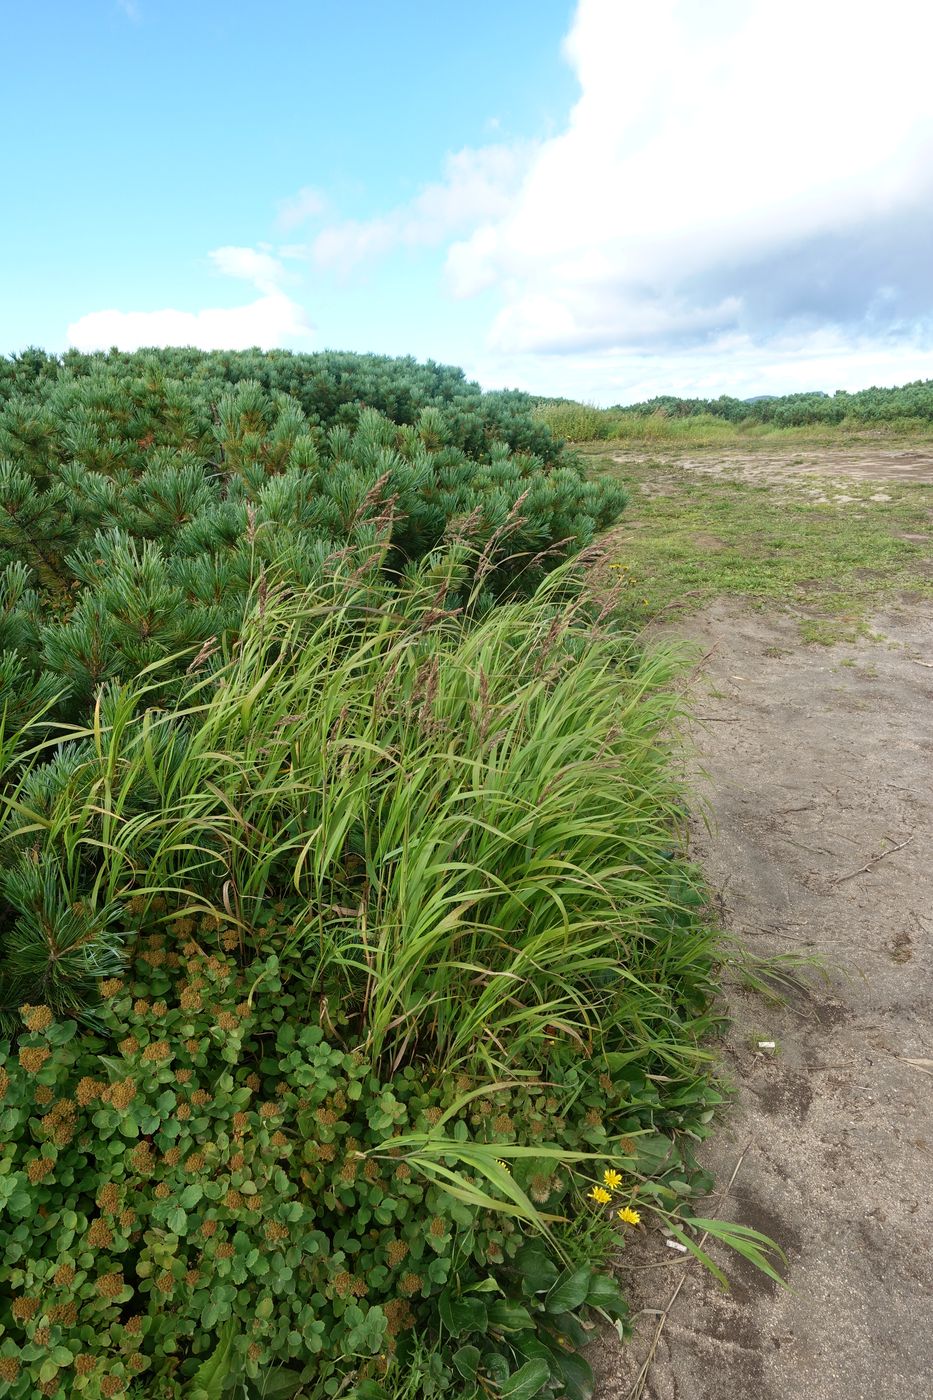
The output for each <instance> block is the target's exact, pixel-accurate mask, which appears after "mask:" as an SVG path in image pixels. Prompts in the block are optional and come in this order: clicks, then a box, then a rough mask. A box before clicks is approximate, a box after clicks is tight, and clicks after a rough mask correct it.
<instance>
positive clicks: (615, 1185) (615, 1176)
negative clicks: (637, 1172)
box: [603, 1172, 622, 1191]
mask: <svg viewBox="0 0 933 1400" xmlns="http://www.w3.org/2000/svg"><path fill="white" fill-rule="evenodd" d="M603 1181H604V1182H605V1183H606V1185H607V1186H608V1187H609V1190H610V1191H617V1190H618V1189H619V1187H620V1186H621V1185H622V1178H621V1176H620V1175H619V1173H618V1172H603Z"/></svg>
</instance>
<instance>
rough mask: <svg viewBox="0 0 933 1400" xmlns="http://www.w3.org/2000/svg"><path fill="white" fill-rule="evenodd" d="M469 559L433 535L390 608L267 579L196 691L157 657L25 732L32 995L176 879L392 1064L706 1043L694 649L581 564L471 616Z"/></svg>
mask: <svg viewBox="0 0 933 1400" xmlns="http://www.w3.org/2000/svg"><path fill="white" fill-rule="evenodd" d="M466 574H467V563H466V560H465V558H464V557H463V555H462V554H457V553H456V552H454V553H451V554H448V555H446V556H444V557H442V558H440V559H435V560H434V561H432V562H431V563H430V564H428V565H426V566H425V567H423V568H421V569H420V570H416V571H413V572H412V574H411V577H410V578H409V587H408V589H407V591H406V593H405V594H404V596H401V595H399V596H395V597H394V598H392V599H391V600H390V599H389V598H387V600H386V603H385V605H384V606H382V607H372V606H371V600H372V593H371V590H364V588H363V586H362V585H361V586H360V587H359V589H358V591H356V592H354V590H353V588H352V587H351V588H349V589H346V590H343V589H341V590H340V591H339V592H332V591H328V590H326V589H319V590H317V591H316V592H311V593H307V594H300V595H289V594H286V593H284V592H282V593H281V594H279V595H273V596H267V597H266V598H265V599H263V600H262V601H261V603H258V604H257V606H256V608H255V609H254V612H253V615H252V618H251V620H250V622H249V624H248V625H247V627H246V629H245V631H244V633H243V634H242V637H241V639H240V641H239V642H238V644H237V646H236V648H235V651H234V653H233V654H231V655H230V656H229V657H228V658H227V660H226V661H225V662H224V663H223V664H221V665H219V666H217V667H216V668H215V669H213V670H212V671H211V672H210V674H208V675H207V676H204V677H203V678H199V675H198V672H197V671H194V672H193V674H192V677H191V681H190V685H189V686H188V689H187V691H186V692H185V693H184V694H183V695H182V696H181V698H180V699H175V700H172V701H171V702H169V701H168V700H167V699H165V698H164V697H163V685H162V681H161V678H160V670H159V668H153V669H151V670H150V671H149V673H148V674H144V675H143V676H141V677H140V678H138V679H137V680H135V681H132V682H128V683H125V684H113V685H112V686H111V687H110V688H109V689H107V690H106V691H105V692H104V693H103V694H102V697H101V700H100V703H99V705H98V707H97V711H96V714H95V720H94V723H93V725H92V726H90V727H89V728H87V729H83V730H73V731H69V732H68V733H67V734H66V735H65V737H64V738H60V737H59V736H58V735H55V736H54V738H52V739H46V740H44V741H43V744H42V745H40V746H38V747H35V746H34V747H33V748H32V751H31V752H29V753H26V754H24V755H21V757H20V761H21V762H23V763H24V765H25V767H24V771H23V774H22V776H21V778H20V780H19V782H18V785H17V787H16V789H15V791H14V792H13V793H12V794H11V795H9V796H8V797H7V799H6V816H5V819H4V828H5V830H4V832H3V836H4V845H3V851H4V852H5V855H4V866H5V868H4V870H3V871H2V875H0V893H2V895H3V897H4V898H5V900H6V902H7V905H8V909H9V915H10V916H11V917H12V920H13V922H14V930H13V933H12V935H11V936H10V937H9V938H8V947H7V962H8V965H9V967H10V968H11V972H10V973H9V974H8V976H7V979H6V983H7V985H6V996H5V1001H6V1004H7V1006H8V1007H11V1006H15V1005H18V1004H19V1002H21V1001H23V1000H29V999H30V997H31V998H33V999H35V998H36V994H37V988H36V986H35V985H34V984H35V983H41V985H42V989H43V997H44V999H46V1000H47V999H50V997H53V996H57V997H58V998H59V1000H60V1001H61V1002H63V1003H64V1004H65V1005H69V1006H70V1007H71V1008H72V1009H78V1008H80V1006H81V1004H82V1001H83V1000H84V998H85V997H86V996H87V994H88V992H89V989H90V985H91V984H92V983H93V981H94V979H95V978H97V977H98V976H99V975H100V974H101V970H102V968H107V967H109V966H111V965H112V963H113V961H114V959H115V958H116V957H117V956H118V950H119V942H120V938H121V936H123V935H121V921H122V928H123V929H124V930H125V922H126V921H125V913H124V912H123V911H125V908H126V902H127V901H128V900H130V899H133V900H134V901H136V904H137V905H138V904H139V902H140V901H142V902H144V903H147V904H150V903H151V902H152V901H153V900H155V899H158V900H161V901H166V905H167V908H168V909H169V910H170V911H171V912H172V913H173V914H174V913H177V911H178V910H179V909H183V910H184V911H187V912H192V913H193V912H201V913H204V912H214V913H216V914H217V915H218V916H219V917H221V918H222V919H223V920H224V921H227V922H231V921H232V923H233V925H234V926H235V927H236V929H237V932H238V937H239V938H240V939H241V940H242V944H243V947H244V948H252V947H254V946H256V945H257V944H260V945H262V946H263V947H267V948H274V950H275V952H276V953H277V955H278V956H279V957H280V959H281V961H282V964H283V966H284V967H285V969H286V970H287V972H288V974H289V975H290V976H293V977H294V978H295V979H297V980H298V981H300V982H301V983H303V984H304V985H305V986H306V988H307V995H308V997H309V998H312V997H313V998H324V999H325V1002H326V1006H327V1008H328V1010H327V1015H328V1017H329V1018H330V1019H331V1020H332V1021H333V1023H334V1024H335V1025H339V1026H340V1027H341V1033H342V1035H344V1036H345V1037H346V1038H348V1039H349V1040H350V1041H352V1042H353V1043H356V1044H359V1045H360V1047H361V1048H362V1049H363V1050H364V1052H365V1053H366V1054H367V1055H369V1056H372V1057H373V1058H374V1059H375V1060H377V1061H379V1062H381V1063H382V1064H383V1065H385V1066H386V1067H388V1068H392V1067H394V1066H397V1065H398V1064H400V1063H402V1062H403V1061H411V1060H413V1059H418V1058H424V1059H427V1060H430V1062H431V1063H432V1064H435V1065H436V1064H442V1065H444V1066H447V1067H448V1068H451V1069H453V1068H454V1067H457V1066H465V1065H468V1066H470V1067H471V1068H476V1067H478V1066H482V1067H483V1069H484V1071H485V1072H487V1073H489V1074H491V1075H496V1074H499V1073H501V1072H503V1071H504V1070H508V1069H509V1067H510V1066H514V1065H515V1064H521V1065H523V1066H524V1067H525V1069H526V1070H528V1071H529V1072H531V1071H532V1070H533V1069H534V1067H535V1066H536V1065H539V1064H540V1063H541V1062H542V1060H543V1058H544V1057H545V1056H546V1054H547V1052H548V1050H549V1048H550V1047H551V1046H552V1045H553V1043H554V1042H555V1041H561V1042H564V1043H566V1044H568V1045H573V1046H575V1047H577V1048H578V1049H579V1052H580V1053H581V1054H584V1055H587V1056H590V1055H592V1054H593V1053H597V1052H598V1053H604V1052H605V1051H606V1050H609V1049H612V1050H618V1049H619V1048H620V1047H621V1046H626V1047H629V1048H630V1049H631V1052H632V1054H633V1056H634V1057H635V1058H640V1059H642V1060H644V1061H645V1062H647V1061H648V1060H651V1061H652V1062H653V1063H658V1062H670V1063H672V1064H680V1065H683V1064H684V1063H685V1062H687V1061H691V1060H695V1059H696V1057H698V1056H701V1052H700V1051H699V1050H698V1049H697V1042H698V1039H699V1036H700V1034H701V1033H702V1030H703V1028H704V1026H705V1019H704V1017H705V1011H704V1010H703V1006H704V1002H705V990H706V978H707V975H708V971H709V968H710V964H711V959H712V944H711V937H710V935H709V934H708V932H707V931H706V930H705V929H703V928H702V927H701V926H697V925H696V923H695V921H694V923H692V924H690V923H689V921H688V924H686V925H685V924H684V922H683V921H682V920H680V919H679V912H680V906H681V902H682V900H683V899H684V898H687V899H689V900H694V902H695V894H694V892H692V891H691V888H690V881H689V880H686V882H685V878H684V875H683V871H682V869H681V868H680V866H679V865H678V863H677V860H676V857H675V848H676V847H677V844H678V830H679V824H680V817H681V812H682V795H681V793H680V791H679V788H678V786H677V783H676V782H675V780H674V778H673V776H672V769H671V765H670V763H669V750H670V743H671V737H670V736H671V733H672V728H673V726H674V725H675V724H676V720H677V716H678V707H679V701H678V700H677V699H676V697H675V692H674V690H673V688H672V687H671V684H670V682H671V679H672V676H673V674H674V672H675V668H676V663H675V661H674V660H673V658H672V656H671V655H670V654H669V653H668V652H665V651H663V650H655V651H653V652H652V653H651V654H649V655H642V654H638V653H637V652H636V651H635V650H634V649H633V647H632V645H631V643H630V642H629V641H627V640H626V639H624V638H620V637H619V636H618V635H616V634H615V633H614V632H613V630H612V629H611V628H610V627H608V626H607V625H606V624H605V622H597V621H596V620H595V618H596V613H595V610H594V605H593V604H592V603H591V602H589V601H588V600H587V598H586V596H585V594H584V593H581V592H580V591H579V589H578V587H577V586H576V584H575V581H574V575H575V570H574V566H565V567H564V568H562V569H559V570H557V571H556V572H555V573H554V574H553V576H551V577H550V578H549V579H548V580H547V581H546V582H545V583H544V584H543V585H542V586H541V587H540V588H539V590H538V591H537V593H536V595H535V596H534V598H533V599H532V600H530V601H529V602H525V603H515V604H513V605H507V606H503V607H499V608H497V609H495V610H493V611H491V612H489V613H488V615H486V616H484V617H480V618H478V619H476V620H474V621H473V622H472V625H469V626H466V625H464V617H463V611H464V610H462V609H448V608H446V607H445V604H444V599H445V598H446V597H447V596H448V594H450V595H451V596H453V595H454V593H455V592H456V589H457V588H458V587H459V586H461V585H462V583H463V580H464V578H465V577H466ZM480 583H481V581H480ZM466 611H467V612H469V605H468V606H467V609H466ZM162 704H165V706H166V708H161V705H162ZM19 742H20V746H21V747H22V745H23V744H27V747H28V738H27V736H21V738H20V741H19ZM53 742H54V744H55V745H56V747H55V750H54V756H53V757H52V758H51V761H49V748H48V745H49V744H50V743H53ZM12 759H13V755H12V754H9V755H8V763H9V762H11V761H12ZM36 852H40V853H41V857H40V859H39V860H38V862H37V860H36ZM40 872H41V873H40ZM76 910H77V911H79V912H78V913H77V914H76V913H75V911H76ZM273 910H275V911H277V912H276V913H275V914H274V916H273V922H274V925H275V930H274V933H272V934H270V932H269V925H270V912H271V911H273ZM9 921H10V919H9V917H8V922H9ZM694 1014H695V1015H696V1020H694Z"/></svg>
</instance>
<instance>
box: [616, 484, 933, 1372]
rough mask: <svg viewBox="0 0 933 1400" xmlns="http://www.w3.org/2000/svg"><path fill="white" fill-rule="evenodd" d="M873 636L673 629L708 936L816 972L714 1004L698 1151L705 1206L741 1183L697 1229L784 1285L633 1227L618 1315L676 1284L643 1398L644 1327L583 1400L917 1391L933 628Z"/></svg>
mask: <svg viewBox="0 0 933 1400" xmlns="http://www.w3.org/2000/svg"><path fill="white" fill-rule="evenodd" d="M874 475H875V477H876V478H877V476H878V472H877V469H875V470H874ZM915 479H916V478H915ZM874 625H875V627H876V629H877V630H878V631H879V632H880V633H882V634H883V636H884V637H885V638H886V639H887V640H886V642H883V643H881V644H878V643H875V644H871V643H863V644H859V645H857V646H856V645H853V644H844V645H839V646H835V647H831V648H826V647H809V648H808V647H803V646H801V645H800V642H799V638H798V634H797V628H796V623H795V622H794V621H793V619H791V618H785V617H780V616H775V617H767V616H764V615H762V614H760V613H751V612H747V611H744V610H743V609H742V608H741V607H740V606H738V605H737V604H733V603H724V602H718V603H716V604H714V605H712V606H711V607H709V608H708V609H706V610H705V611H704V612H703V613H702V614H701V615H700V616H699V617H697V618H695V619H693V621H692V622H690V621H687V622H681V623H680V624H679V626H678V631H679V632H681V633H683V632H684V631H687V632H688V633H689V634H690V635H691V637H692V639H693V640H694V641H695V642H696V643H697V645H698V646H699V647H700V649H701V651H702V652H704V653H705V652H707V651H709V650H710V648H714V650H713V651H712V653H711V655H710V656H709V657H708V659H707V660H706V662H705V663H704V679H701V681H700V682H699V683H698V690H697V703H696V709H697V711H698V712H699V715H700V716H702V718H701V719H698V721H697V725H696V729H695V733H694V740H695V743H696V747H697V750H698V761H699V765H700V766H701V767H702V768H703V769H705V772H706V775H707V776H706V778H705V780H703V781H699V782H698V783H697V784H696V786H697V789H698V790H699V791H700V792H702V794H703V796H704V797H705V799H706V801H707V802H708V804H709V809H710V821H711V830H710V831H709V832H707V830H705V828H704V826H703V824H702V822H701V821H699V820H697V821H696V823H695V832H694V843H693V844H694V853H695V856H696V858H697V860H698V861H699V862H700V863H701V864H702V866H703V867H704V869H705V870H706V872H707V874H708V876H709V878H710V880H711V882H712V884H713V886H714V888H715V889H716V890H717V891H718V894H719V898H720V901H721V907H722V916H723V921H724V925H725V927H726V928H727V929H729V930H731V931H732V932H734V933H735V934H736V935H737V936H738V937H739V938H740V939H741V940H742V941H743V942H744V943H745V945H746V946H747V947H748V948H749V949H751V950H752V951H755V952H762V953H770V952H777V951H789V950H800V951H804V952H814V953H817V954H819V955H820V956H821V957H822V958H823V959H824V960H825V961H826V963H827V965H828V966H829V967H830V968H831V969H832V973H831V977H830V978H829V980H827V981H825V982H817V983H816V984H814V986H813V988H812V991H811V992H809V993H808V994H805V995H799V996H796V997H795V998H794V1002H793V1004H792V1005H787V1006H784V1007H779V1008H777V1009H775V1008H773V1007H771V1006H769V1005H768V1004H767V1003H766V1002H764V1001H763V1000H762V999H761V998H759V997H757V996H755V995H753V994H750V993H748V992H746V991H744V990H742V989H740V988H732V989H730V990H729V991H728V992H727V996H728V1001H729V1011H730V1014H731V1017H732V1027H731V1031H730V1033H729V1036H728V1041H727V1044H726V1045H725V1046H724V1067H725V1071H726V1073H727V1075H728V1076H729V1077H730V1078H731V1080H732V1081H733V1083H735V1084H736V1085H737V1098H736V1100H735V1102H734V1104H733V1106H732V1108H731V1110H730V1111H729V1113H728V1114H727V1115H726V1116H725V1117H724V1119H723V1121H722V1123H721V1124H720V1126H719V1129H718V1131H717V1133H716V1134H715V1136H714V1138H713V1139H712V1140H711V1142H710V1143H709V1144H708V1145H707V1148H706V1151H705V1157H706V1161H707V1163H708V1164H709V1165H710V1166H711V1167H712V1169H713V1170H714V1171H715V1172H716V1174H717V1178H718V1180H719V1181H720V1182H721V1183H722V1185H723V1186H725V1184H726V1183H727V1182H728V1181H729V1178H730V1176H731V1175H732V1173H733V1170H734V1168H735V1167H736V1164H737V1163H738V1162H739V1160H740V1159H741V1165H740V1167H739V1171H738V1175H737V1176H736V1179H735V1183H734V1185H733V1186H732V1188H731V1190H729V1191H728V1193H727V1194H726V1196H725V1199H724V1200H722V1201H721V1202H719V1203H717V1204H715V1208H714V1209H709V1210H701V1211H700V1212H699V1213H701V1214H702V1213H713V1214H718V1215H720V1216H721V1217H723V1218H731V1219H734V1220H738V1221H741V1222H744V1223H745V1224H750V1225H753V1226H755V1227H757V1228H759V1229H761V1230H764V1231H765V1232H767V1233H768V1234H769V1235H771V1236H772V1237H773V1238H774V1239H776V1240H777V1241H778V1242H779V1243H780V1244H781V1245H782V1247H783V1248H784V1250H785V1251H786V1253H787V1257H788V1263H787V1268H786V1273H787V1278H788V1280H789V1283H790V1285H791V1290H790V1291H785V1290H782V1289H779V1288H778V1287H777V1286H776V1285H772V1284H771V1283H770V1282H769V1281H768V1280H767V1279H764V1278H763V1277H762V1276H761V1275H759V1274H757V1273H756V1272H755V1271H754V1270H753V1269H751V1267H750V1266H748V1265H746V1264H745V1262H744V1261H743V1260H740V1259H737V1257H736V1256H729V1255H728V1254H727V1253H724V1252H722V1251H716V1250H713V1251H712V1252H713V1253H714V1254H715V1255H716V1257H717V1258H718V1260H719V1262H720V1263H722V1264H723V1265H724V1266H725V1267H726V1269H727V1271H728V1273H729V1274H730V1276H731V1279H732V1283H733V1287H732V1291H731V1293H728V1294H725V1293H723V1292H722V1291H721V1290H720V1288H719V1285H718V1284H717V1283H716V1282H715V1281H714V1280H713V1279H711V1278H710V1277H709V1276H708V1275H706V1274H705V1272H704V1271H703V1270H702V1269H701V1268H700V1267H699V1266H698V1265H696V1264H691V1265H689V1266H687V1265H685V1264H684V1263H679V1262H677V1261H676V1260H675V1259H673V1258H672V1254H671V1251H669V1250H668V1249H666V1248H665V1247H664V1241H663V1238H662V1236H661V1235H660V1233H658V1232H657V1231H649V1232H646V1231H644V1230H639V1231H638V1232H637V1233H638V1234H639V1235H640V1236H641V1238H640V1239H639V1240H638V1241H637V1242H636V1243H634V1244H633V1247H631V1248H629V1249H628V1250H627V1251H626V1253H625V1255H624V1256H623V1257H622V1259H621V1261H620V1276H621V1278H622V1280H623V1283H624V1286H625V1288H626V1291H627V1293H628V1295H629V1297H630V1298H631V1299H632V1302H633V1308H642V1309H664V1308H666V1307H667V1305H668V1303H669V1301H670V1299H671V1296H672V1294H673V1292H674V1289H675V1287H676V1285H677V1283H678V1281H679V1280H680V1278H681V1276H682V1274H683V1273H686V1279H685V1282H684V1284H683V1287H682V1289H681V1291H680V1293H679V1296H678V1297H677V1300H676V1302H675V1303H674V1305H673V1307H672V1308H671V1310H670V1313H669V1316H668V1317H667V1320H666V1322H665V1324H664V1327H663V1330H662V1332H661V1337H660V1341H659V1344H658V1347H657V1350H656V1353H655V1356H654V1360H653V1362H652V1364H651V1366H650V1369H649V1371H648V1373H647V1381H646V1383H644V1388H643V1389H639V1383H638V1377H639V1372H640V1369H641V1367H642V1364H643V1362H644V1360H645V1358H646V1356H647V1355H648V1353H649V1350H650V1348H651V1345H652V1340H653V1338H654V1335H655V1331H656V1328H657V1325H658V1318H657V1316H655V1315H653V1314H650V1313H647V1312H645V1313H641V1314H640V1316H639V1317H638V1318H637V1319H636V1322H635V1330H634V1336H633V1338H632V1340H631V1341H630V1342H629V1343H628V1344H627V1345H626V1346H625V1347H624V1348H620V1347H619V1344H618V1342H616V1341H615V1340H614V1339H613V1341H612V1342H609V1341H605V1342H603V1343H601V1344H597V1345H596V1346H594V1348H593V1349H592V1350H593V1352H594V1353H595V1357H594V1358H591V1359H594V1360H595V1366H596V1369H597V1371H598V1373H599V1375H600V1378H601V1379H600V1384H599V1388H598V1390H597V1395H598V1397H599V1400H630V1397H631V1398H632V1400H634V1397H636V1396H638V1397H641V1396H644V1397H645V1400H924V1397H933V1326H931V1317H933V1312H931V1309H933V1303H931V1299H933V664H931V663H933V617H931V616H930V615H929V613H926V614H921V613H920V611H919V610H918V609H917V608H916V606H915V607H913V608H912V609H911V608H910V607H909V606H904V607H900V608H899V609H898V610H897V611H896V612H893V613H890V614H888V615H885V616H882V617H879V618H877V619H876V620H875V624H874ZM853 659H854V661H855V664H854V665H852V664H851V662H852V660H853ZM843 662H846V663H849V664H842V663H843ZM924 663H925V664H924ZM895 847H900V849H894V848H895ZM884 852H890V854H887V855H883V856H882V853H884ZM879 856H882V858H881V859H878V857H879ZM866 866H867V867H868V868H867V869H864V868H862V867H866ZM856 872H857V873H856ZM759 1041H774V1042H776V1049H775V1050H774V1051H770V1050H762V1049H759V1048H758V1042H759ZM743 1154H744V1156H743ZM703 1204H704V1206H708V1205H709V1203H703Z"/></svg>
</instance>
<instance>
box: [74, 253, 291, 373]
mask: <svg viewBox="0 0 933 1400" xmlns="http://www.w3.org/2000/svg"><path fill="white" fill-rule="evenodd" d="M208 256H209V257H210V259H211V262H212V263H213V264H214V266H215V268H216V269H217V271H218V272H220V273H222V274H223V275H224V276H226V277H236V278H241V279H243V280H245V281H247V282H251V283H252V284H253V285H254V286H255V288H256V289H257V291H259V292H260V293H262V295H261V296H259V297H258V298H257V299H256V300H255V301H251V302H248V303H247V304H246V305H245V306H232V307H209V308H206V309H204V310H201V311H179V310H176V309H174V308H165V309H164V310H159V311H117V310H108V311H92V312H89V313H88V314H87V315H86V316H81V317H79V319H78V320H77V321H74V322H73V323H72V324H71V325H70V326H69V327H68V344H69V345H70V346H73V347H74V348H75V349H77V350H86V351H90V350H108V349H110V347H111V346H114V345H115V346H117V347H118V348H119V349H120V350H138V349H140V347H143V346H155V345H194V346H197V347H198V348H199V349H201V350H248V349H250V348H251V347H252V346H254V345H258V346H260V347H261V348H262V349H264V350H268V349H273V348H275V347H276V346H282V345H286V344H288V343H289V342H293V341H299V342H302V341H305V340H307V338H308V336H309V335H310V334H311V326H310V325H309V324H308V321H307V319H306V316H305V312H304V310H303V308H302V307H301V306H299V305H298V303H297V302H295V301H293V300H292V299H291V297H289V296H287V295H286V293H285V292H283V291H282V289H281V286H280V283H281V282H282V281H283V280H285V279H286V277H287V274H286V271H285V269H284V268H283V267H282V264H281V263H280V262H279V261H278V260H277V259H276V258H273V257H271V256H270V255H269V254H268V253H266V252H262V251H260V250H258V249H255V248H238V247H233V246H227V247H223V248H215V249H213V251H212V252H211V253H210V254H209V255H208Z"/></svg>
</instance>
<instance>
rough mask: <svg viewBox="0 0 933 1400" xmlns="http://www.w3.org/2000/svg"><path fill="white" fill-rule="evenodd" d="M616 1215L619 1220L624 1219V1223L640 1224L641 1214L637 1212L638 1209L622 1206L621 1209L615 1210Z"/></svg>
mask: <svg viewBox="0 0 933 1400" xmlns="http://www.w3.org/2000/svg"><path fill="white" fill-rule="evenodd" d="M616 1215H617V1216H618V1217H619V1219H620V1220H624V1221H625V1223H626V1225H640V1224H641V1216H640V1215H639V1214H638V1211H637V1210H632V1209H631V1208H630V1207H629V1206H623V1208H622V1209H621V1210H617V1211H616Z"/></svg>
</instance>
